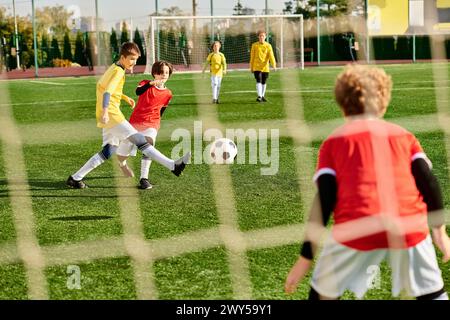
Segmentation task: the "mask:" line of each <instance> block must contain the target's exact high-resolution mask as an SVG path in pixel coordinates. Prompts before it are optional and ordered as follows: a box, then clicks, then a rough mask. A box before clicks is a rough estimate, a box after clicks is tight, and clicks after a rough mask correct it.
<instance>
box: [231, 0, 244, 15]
mask: <svg viewBox="0 0 450 320" xmlns="http://www.w3.org/2000/svg"><path fill="white" fill-rule="evenodd" d="M242 9H243V7H242V4H241V1H240V0H238V2H237V4H236V5H235V6H234V8H233V11H234V13H233V16H242V15H243V13H242Z"/></svg>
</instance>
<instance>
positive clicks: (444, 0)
mask: <svg viewBox="0 0 450 320" xmlns="http://www.w3.org/2000/svg"><path fill="white" fill-rule="evenodd" d="M437 7H438V8H450V0H437Z"/></svg>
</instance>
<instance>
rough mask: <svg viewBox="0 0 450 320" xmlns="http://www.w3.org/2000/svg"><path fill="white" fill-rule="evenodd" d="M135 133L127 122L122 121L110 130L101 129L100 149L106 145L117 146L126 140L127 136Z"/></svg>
mask: <svg viewBox="0 0 450 320" xmlns="http://www.w3.org/2000/svg"><path fill="white" fill-rule="evenodd" d="M135 133H137V130H136V129H135V128H134V127H133V126H132V125H131V124H130V123H129V122H128V121H122V122H121V123H119V124H118V125H115V126H114V127H112V128H103V130H102V135H103V144H102V147H104V146H106V145H107V144H110V145H113V146H118V145H119V144H120V142H121V141H123V140H125V139H127V138H128V137H129V136H132V135H133V134H135Z"/></svg>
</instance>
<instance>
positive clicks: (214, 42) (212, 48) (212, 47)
mask: <svg viewBox="0 0 450 320" xmlns="http://www.w3.org/2000/svg"><path fill="white" fill-rule="evenodd" d="M216 43H219V44H220V46H221V47H222V42H220V41H219V40H216V41H213V43H211V50H214V45H215V44H216Z"/></svg>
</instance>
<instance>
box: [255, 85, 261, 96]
mask: <svg viewBox="0 0 450 320" xmlns="http://www.w3.org/2000/svg"><path fill="white" fill-rule="evenodd" d="M256 92H257V93H258V97H262V84H261V83H259V82H257V83H256Z"/></svg>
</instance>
